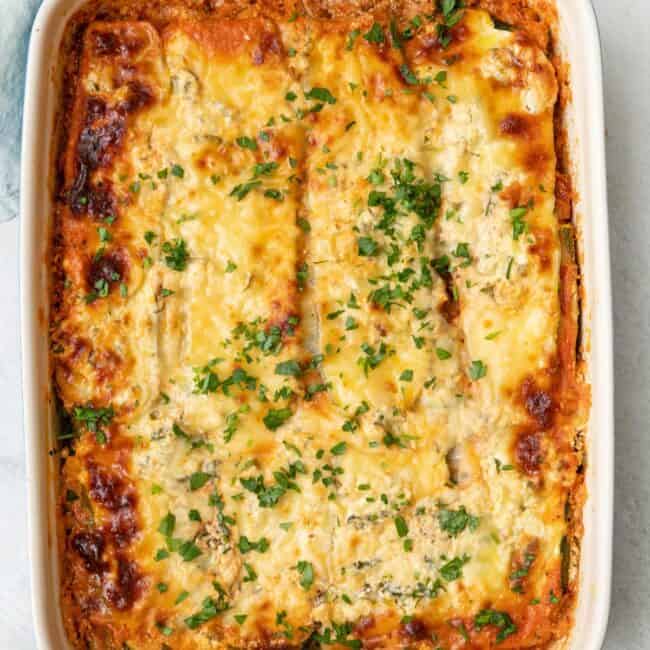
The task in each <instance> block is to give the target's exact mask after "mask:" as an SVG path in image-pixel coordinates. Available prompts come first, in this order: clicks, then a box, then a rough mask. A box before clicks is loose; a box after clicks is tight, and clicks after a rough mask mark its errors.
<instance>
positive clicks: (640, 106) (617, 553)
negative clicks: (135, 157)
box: [0, 0, 650, 650]
mask: <svg viewBox="0 0 650 650" xmlns="http://www.w3.org/2000/svg"><path fill="white" fill-rule="evenodd" d="M23 1H24V0H16V5H20V4H22V3H23ZM560 1H561V0H560ZM594 2H595V5H596V10H597V13H598V17H599V22H600V27H601V34H602V40H603V48H604V61H605V63H604V67H605V96H606V99H605V102H606V112H607V154H608V167H609V181H608V184H609V212H610V224H611V233H612V256H613V282H614V313H615V362H616V504H615V513H616V514H615V530H614V580H613V599H612V612H611V616H610V625H609V632H608V635H607V641H606V643H605V646H604V648H605V649H606V650H648V649H649V648H650V615H649V613H650V559H649V555H650V554H649V551H650V3H649V2H648V0H594ZM0 4H1V3H0ZM0 81H1V80H0ZM4 99H6V98H3V97H0V105H3V104H4ZM5 137H6V133H4V134H2V136H1V139H0V143H1V142H2V140H3V139H4V138H5ZM0 146H1V145H0ZM5 161H6V158H3V160H2V162H3V164H4V162H5ZM8 171H11V170H6V169H5V170H2V172H3V174H2V175H3V176H8V175H9V174H7V172H8ZM17 171H18V170H17V168H16V169H14V170H13V172H14V173H15V174H16V177H17ZM9 198H11V197H9ZM6 200H7V196H6V195H5V196H3V197H0V209H2V210H4V209H5V206H6V205H7V203H6ZM7 210H9V211H11V210H12V208H7ZM7 216H10V213H9V212H7V213H5V214H0V220H2V218H3V217H4V218H6V217H7ZM17 250H18V227H17V222H16V221H13V222H11V223H8V224H3V225H0V419H1V420H2V423H3V425H2V427H1V428H0V441H1V444H0V503H1V504H2V507H3V513H4V523H3V524H2V526H1V528H0V585H1V587H0V650H31V649H33V648H35V641H34V638H33V631H32V623H31V608H30V594H29V579H28V576H29V568H28V561H27V552H26V517H25V513H26V495H25V457H24V448H23V447H24V441H23V432H22V415H21V391H20V353H19V320H18V256H17Z"/></svg>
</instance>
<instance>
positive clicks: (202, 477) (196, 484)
mask: <svg viewBox="0 0 650 650" xmlns="http://www.w3.org/2000/svg"><path fill="white" fill-rule="evenodd" d="M211 478H212V475H211V474H206V473H205V472H194V473H193V474H192V475H191V476H190V490H192V492H194V491H196V490H199V489H201V488H202V487H203V486H204V485H205V484H206V483H207V482H208V481H209V480H210V479H211Z"/></svg>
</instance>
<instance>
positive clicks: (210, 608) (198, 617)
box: [185, 593, 230, 630]
mask: <svg viewBox="0 0 650 650" xmlns="http://www.w3.org/2000/svg"><path fill="white" fill-rule="evenodd" d="M227 609H230V604H229V603H228V602H227V601H226V599H225V594H223V593H220V594H219V596H218V598H217V599H216V600H215V599H214V598H212V597H211V596H208V597H207V598H206V599H205V600H204V601H203V603H202V605H201V609H200V610H199V611H198V612H196V613H195V614H193V615H192V616H189V617H188V618H186V619H185V625H187V627H189V628H190V630H196V629H197V628H198V627H200V626H201V625H203V623H207V622H208V621H211V620H212V619H213V618H216V617H217V616H218V615H219V614H221V613H223V612H225V611H226V610H227Z"/></svg>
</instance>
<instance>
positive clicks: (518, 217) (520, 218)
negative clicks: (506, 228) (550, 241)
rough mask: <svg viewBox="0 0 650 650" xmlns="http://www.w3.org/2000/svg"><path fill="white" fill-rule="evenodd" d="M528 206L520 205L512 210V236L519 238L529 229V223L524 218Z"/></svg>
mask: <svg viewBox="0 0 650 650" xmlns="http://www.w3.org/2000/svg"><path fill="white" fill-rule="evenodd" d="M527 212H528V208H527V207H526V206H519V207H517V208H513V209H512V210H510V221H511V223H512V238H513V239H514V240H517V239H519V237H521V236H522V235H523V234H524V233H525V232H526V230H527V228H528V224H527V223H526V221H525V220H524V217H525V216H526V213H527Z"/></svg>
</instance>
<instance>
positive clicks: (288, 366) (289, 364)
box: [275, 360, 302, 377]
mask: <svg viewBox="0 0 650 650" xmlns="http://www.w3.org/2000/svg"><path fill="white" fill-rule="evenodd" d="M275 374H276V375H284V376H287V377H300V375H301V374H302V368H301V367H300V364H299V363H298V362H297V361H294V360H289V361H282V362H281V363H278V364H277V365H276V366H275Z"/></svg>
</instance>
